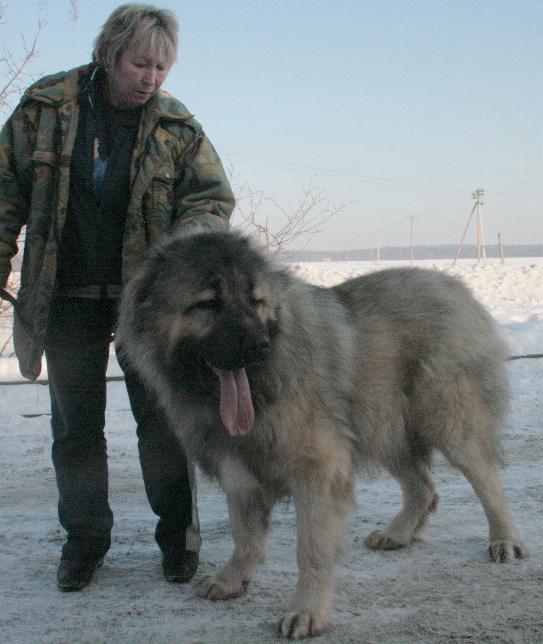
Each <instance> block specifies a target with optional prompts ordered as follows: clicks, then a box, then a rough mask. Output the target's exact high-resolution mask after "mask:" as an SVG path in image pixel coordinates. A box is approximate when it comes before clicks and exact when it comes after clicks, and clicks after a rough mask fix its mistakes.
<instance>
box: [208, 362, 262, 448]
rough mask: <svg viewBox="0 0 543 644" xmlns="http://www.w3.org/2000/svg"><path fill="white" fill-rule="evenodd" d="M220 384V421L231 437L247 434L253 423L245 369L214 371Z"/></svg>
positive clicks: (253, 413)
mask: <svg viewBox="0 0 543 644" xmlns="http://www.w3.org/2000/svg"><path fill="white" fill-rule="evenodd" d="M213 371H214V372H215V373H216V374H217V376H219V380H220V383H221V403H220V413H221V420H222V422H223V423H224V426H225V427H226V429H227V430H228V431H229V432H230V434H231V435H232V436H243V435H244V434H247V432H249V431H250V430H251V428H252V426H253V423H254V422H255V411H254V409H253V401H252V399H251V389H250V388H249V381H248V380H247V374H246V373H245V369H238V370H236V371H230V370H227V369H216V368H215V367H213Z"/></svg>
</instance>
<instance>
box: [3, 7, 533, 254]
mask: <svg viewBox="0 0 543 644" xmlns="http://www.w3.org/2000/svg"><path fill="white" fill-rule="evenodd" d="M6 1H7V8H6V11H5V14H4V17H3V22H2V24H0V33H1V36H2V44H3V45H4V47H7V48H8V49H9V51H10V52H11V53H12V54H14V55H17V54H18V53H19V52H21V51H22V45H21V42H22V41H21V37H22V36H24V37H25V38H26V39H27V41H28V40H30V39H31V37H32V35H33V32H34V30H35V25H36V22H37V17H38V15H41V16H43V17H45V18H46V20H47V24H46V26H45V28H44V29H43V30H42V32H41V33H40V36H39V42H38V49H39V55H38V56H37V57H36V59H35V61H34V64H33V66H32V69H31V70H30V71H31V72H32V73H33V74H34V76H35V77H36V78H38V77H39V76H40V75H43V74H47V73H54V72H57V71H59V70H61V69H69V68H71V67H75V66H77V65H80V64H84V63H86V62H88V61H89V60H90V58H91V52H92V47H93V41H94V38H95V37H96V35H97V34H98V32H99V30H100V28H101V26H102V24H103V23H104V21H105V20H106V18H107V17H108V15H109V14H110V13H111V11H112V9H113V8H114V7H115V6H118V5H119V4H122V2H111V1H110V0H109V1H105V0H93V1H92V2H90V1H89V0H79V1H78V2H77V9H78V14H79V16H78V18H77V19H76V20H75V21H74V20H73V19H72V16H71V7H72V2H70V1H69V0H54V1H53V0H49V1H48V2H46V1H45V0H38V1H35V0H24V1H21V0H18V2H15V0H6ZM157 4H158V6H161V7H167V8H170V9H172V10H173V11H174V12H175V13H176V15H177V17H178V20H179V22H180V25H181V39H180V53H179V60H178V62H177V64H176V65H175V66H174V67H173V68H172V70H171V72H170V74H169V77H168V79H167V81H166V83H165V85H164V88H165V89H167V90H168V91H169V92H170V93H171V94H173V95H174V96H175V97H176V98H178V99H179V100H181V101H182V102H183V103H185V105H186V106H187V107H188V108H189V110H190V111H191V112H192V113H194V115H195V116H196V118H197V119H198V120H199V121H200V123H202V125H203V127H204V129H205V131H206V133H207V135H208V136H209V138H210V139H211V141H212V143H213V144H214V146H215V148H216V149H217V151H218V153H219V155H220V157H221V159H222V161H223V164H224V165H225V167H226V168H227V170H228V173H229V175H230V176H231V177H232V183H233V185H234V187H235V190H236V192H237V193H238V194H239V195H240V197H241V200H240V203H241V205H242V207H243V208H244V209H245V210H246V209H247V207H248V195H250V194H252V195H253V196H255V197H257V196H258V195H261V196H262V197H263V198H264V199H263V201H262V204H261V205H260V206H259V217H261V218H262V220H267V221H268V223H269V225H270V226H271V227H272V228H275V229H277V228H279V227H280V226H281V225H282V224H283V223H284V217H285V213H286V214H288V213H289V212H292V211H296V209H297V208H298V204H300V203H301V202H302V201H303V199H304V195H306V194H307V193H309V194H310V195H311V196H313V197H314V198H317V199H318V200H319V204H318V205H317V206H316V207H315V208H314V209H313V210H312V211H310V215H311V214H315V215H318V214H319V213H321V214H325V215H326V214H327V213H331V212H336V211H337V213H336V214H335V215H334V216H332V217H331V218H330V219H328V221H327V222H326V223H325V224H324V225H323V226H322V227H320V228H321V232H320V233H319V234H316V235H314V236H313V237H312V238H304V239H303V240H302V239H299V240H297V241H296V242H294V246H295V247H296V246H298V247H299V246H301V245H303V246H305V247H307V248H312V249H331V250H332V249H333V250H348V249H354V248H371V247H376V246H378V245H379V246H388V245H395V246H396V245H400V246H407V245H409V243H410V238H411V231H413V243H414V244H455V245H456V244H458V243H459V242H460V239H461V237H462V234H463V231H464V228H465V226H466V224H467V222H468V216H469V214H470V212H471V210H472V208H473V205H474V199H473V196H472V195H473V192H474V191H475V190H476V189H478V188H482V189H484V190H485V197H484V199H483V201H484V204H483V206H482V217H483V222H484V234H485V241H486V243H487V244H495V243H496V241H497V235H498V233H501V236H502V239H503V241H504V244H505V245H506V246H507V245H508V244H527V243H528V244H531V243H539V244H541V243H543V40H542V38H541V33H543V2H541V0H477V2H473V0H410V1H409V2H406V1H405V0H335V1H334V2H329V1H326V2H325V1H323V0H288V1H287V0H276V1H275V2H263V1H261V0H251V1H250V2H249V1H248V0H246V1H242V0H229V1H228V2H224V0H222V1H220V2H219V1H216V0H208V1H205V2H203V1H202V0H198V1H196V0H194V1H192V0H189V1H176V2H174V1H170V0H167V1H166V0H165V1H164V2H160V3H157ZM3 71H5V70H3ZM29 82H30V80H29ZM5 116H6V115H5V114H4V115H2V117H3V119H5ZM238 217H239V215H238ZM411 226H412V228H411ZM475 241H476V228H475V222H474V221H472V222H471V224H470V226H469V227H468V229H467V233H466V243H475Z"/></svg>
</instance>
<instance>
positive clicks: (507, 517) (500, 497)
mask: <svg viewBox="0 0 543 644" xmlns="http://www.w3.org/2000/svg"><path fill="white" fill-rule="evenodd" d="M458 443H459V444H455V445H454V446H451V445H448V446H446V447H445V448H444V449H443V452H444V454H445V456H446V457H447V458H448V460H449V461H450V463H451V464H452V465H453V466H455V467H457V468H458V469H460V470H461V471H462V472H463V474H464V475H465V477H466V478H467V479H468V481H469V482H470V483H471V485H472V487H473V489H474V491H475V493H476V494H477V496H478V497H479V500H480V501H481V504H482V506H483V509H484V511H485V514H486V517H487V520H488V528H489V534H488V555H489V558H490V560H491V561H495V562H498V563H504V562H507V561H512V560H514V559H524V558H525V557H526V556H527V554H528V553H527V550H526V548H525V546H524V544H523V543H522V539H521V538H520V535H519V533H518V531H517V529H516V527H515V524H514V523H513V518H512V517H511V514H510V512H509V510H508V508H507V499H506V497H505V492H504V490H503V486H502V482H501V477H500V472H499V467H498V464H497V463H496V459H495V458H494V456H493V449H492V448H491V447H490V446H488V445H485V444H484V441H482V440H480V434H477V433H475V432H473V433H470V434H469V436H468V437H467V438H466V439H465V440H463V441H459V442H458Z"/></svg>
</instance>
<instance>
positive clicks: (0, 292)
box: [0, 288, 32, 336]
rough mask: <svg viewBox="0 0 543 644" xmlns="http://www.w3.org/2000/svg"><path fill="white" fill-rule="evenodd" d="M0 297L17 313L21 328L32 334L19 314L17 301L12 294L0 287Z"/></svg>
mask: <svg viewBox="0 0 543 644" xmlns="http://www.w3.org/2000/svg"><path fill="white" fill-rule="evenodd" d="M0 299H2V300H5V301H6V302H9V303H10V304H11V306H12V307H13V310H14V311H15V313H17V314H18V315H19V322H20V323H21V325H22V327H23V329H24V330H25V331H26V332H27V333H28V335H30V336H32V331H31V330H30V329H29V328H28V326H27V324H26V322H25V321H24V320H23V318H22V317H21V315H20V314H19V302H17V300H16V299H15V298H14V297H13V295H12V294H11V293H8V292H7V291H6V290H5V289H3V288H0Z"/></svg>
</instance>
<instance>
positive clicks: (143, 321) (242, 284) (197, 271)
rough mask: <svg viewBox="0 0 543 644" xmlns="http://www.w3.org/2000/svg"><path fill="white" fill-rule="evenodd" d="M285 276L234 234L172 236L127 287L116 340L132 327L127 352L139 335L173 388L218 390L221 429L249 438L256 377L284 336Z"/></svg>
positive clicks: (200, 392)
mask: <svg viewBox="0 0 543 644" xmlns="http://www.w3.org/2000/svg"><path fill="white" fill-rule="evenodd" d="M284 273H285V271H284V269H282V268H280V267H278V266H277V265H275V263H274V262H273V261H271V259H270V258H269V257H267V256H266V255H265V254H264V253H263V252H260V251H258V250H257V249H256V248H255V247H254V246H253V244H252V243H251V242H250V241H249V240H248V239H247V238H246V237H243V236H241V235H238V234H235V233H201V234H196V235H192V236H172V237H171V238H169V239H167V240H165V241H164V242H163V243H162V244H161V245H160V246H158V247H157V248H156V249H154V251H153V252H152V253H151V254H150V256H149V258H148V259H147V260H146V262H145V263H144V265H143V266H142V268H141V270H140V271H139V272H138V273H137V275H136V276H135V278H134V279H133V280H132V281H131V283H130V284H129V285H128V286H127V288H126V293H125V296H124V298H123V302H122V304H121V317H120V339H119V341H120V342H121V343H122V342H123V336H126V333H125V331H123V326H126V324H127V323H128V325H129V326H130V327H131V329H130V330H129V333H128V335H129V336H130V335H133V337H134V338H135V342H129V343H128V344H129V345H131V346H132V348H130V346H127V349H128V353H129V354H130V353H131V352H132V353H133V352H134V350H135V349H134V346H136V345H137V344H138V338H139V340H140V341H141V342H142V343H144V344H145V345H146V346H152V347H153V349H152V356H151V359H152V360H155V361H157V362H158V364H159V365H160V369H161V371H162V372H165V373H166V374H167V376H168V379H169V380H170V381H171V382H172V383H175V384H177V385H179V384H180V385H182V386H183V387H184V388H185V390H189V391H191V392H192V393H193V394H194V395H205V396H207V397H208V398H209V397H211V398H214V397H215V396H216V392H217V391H219V390H220V398H219V409H220V415H221V418H222V421H223V424H224V425H225V426H226V428H227V429H228V430H229V431H230V433H231V434H233V435H242V434H245V433H247V432H248V431H249V430H250V429H251V426H252V424H253V421H254V409H253V404H252V394H251V385H250V381H251V380H252V374H255V373H257V372H258V369H259V365H261V364H262V363H264V362H265V361H266V360H268V358H269V357H270V354H271V352H272V351H273V341H274V337H275V336H276V335H277V334H278V333H279V331H280V304H279V301H280V293H281V288H282V284H283V280H284V278H285V274H284ZM126 308H128V309H131V310H132V314H131V316H130V315H129V316H128V320H127V316H126V315H125V314H124V309H126ZM129 357H130V356H129ZM136 366H137V364H136ZM214 394H215V396H214Z"/></svg>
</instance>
